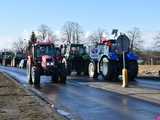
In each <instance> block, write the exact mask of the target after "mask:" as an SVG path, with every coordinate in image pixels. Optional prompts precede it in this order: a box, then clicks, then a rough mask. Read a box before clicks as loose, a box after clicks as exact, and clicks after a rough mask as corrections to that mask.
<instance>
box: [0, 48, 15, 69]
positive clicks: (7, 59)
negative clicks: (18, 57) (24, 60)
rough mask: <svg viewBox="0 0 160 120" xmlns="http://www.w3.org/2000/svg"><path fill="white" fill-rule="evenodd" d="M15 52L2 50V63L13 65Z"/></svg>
mask: <svg viewBox="0 0 160 120" xmlns="http://www.w3.org/2000/svg"><path fill="white" fill-rule="evenodd" d="M13 56H14V53H13V52H10V51H6V52H2V65H3V66H7V65H9V66H11V62H12V59H13Z"/></svg>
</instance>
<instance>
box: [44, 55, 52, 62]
mask: <svg viewBox="0 0 160 120" xmlns="http://www.w3.org/2000/svg"><path fill="white" fill-rule="evenodd" d="M52 61H53V57H52V56H49V55H43V56H42V62H52Z"/></svg>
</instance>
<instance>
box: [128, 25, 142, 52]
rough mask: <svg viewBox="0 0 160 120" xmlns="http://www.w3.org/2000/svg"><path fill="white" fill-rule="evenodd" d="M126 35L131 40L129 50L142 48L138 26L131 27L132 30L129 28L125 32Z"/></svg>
mask: <svg viewBox="0 0 160 120" xmlns="http://www.w3.org/2000/svg"><path fill="white" fill-rule="evenodd" d="M127 35H128V37H129V39H130V40H131V42H130V49H131V50H141V49H142V47H143V46H142V44H143V40H142V39H141V31H140V29H139V28H136V27H135V28H133V29H132V30H129V31H128V32H127Z"/></svg>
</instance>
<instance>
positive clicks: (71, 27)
mask: <svg viewBox="0 0 160 120" xmlns="http://www.w3.org/2000/svg"><path fill="white" fill-rule="evenodd" d="M62 33H63V40H65V41H66V42H67V43H68V44H70V43H79V42H80V39H81V35H82V34H83V32H82V29H81V26H80V25H79V24H78V23H76V22H71V21H68V22H66V23H65V24H64V26H63V27H62Z"/></svg>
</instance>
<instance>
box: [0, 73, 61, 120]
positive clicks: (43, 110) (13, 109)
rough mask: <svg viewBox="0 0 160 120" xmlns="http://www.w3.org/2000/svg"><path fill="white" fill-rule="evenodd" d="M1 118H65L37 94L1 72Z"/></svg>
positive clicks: (51, 119)
mask: <svg viewBox="0 0 160 120" xmlns="http://www.w3.org/2000/svg"><path fill="white" fill-rule="evenodd" d="M0 120H63V118H61V117H60V116H59V115H57V114H56V113H55V112H53V111H52V110H51V108H50V107H49V106H48V105H47V104H45V103H44V102H43V101H41V100H39V99H38V98H37V97H36V96H34V95H32V94H30V93H28V92H27V91H25V90H24V89H23V88H21V87H20V86H19V85H17V84H15V82H14V81H12V80H10V79H9V78H8V77H6V76H4V75H3V74H1V73H0Z"/></svg>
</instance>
